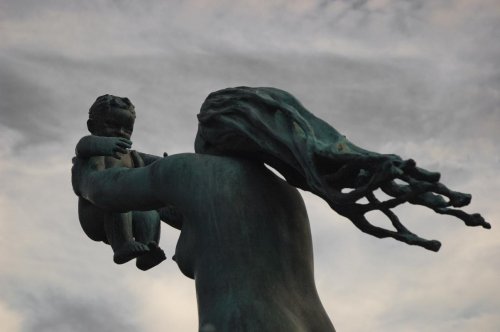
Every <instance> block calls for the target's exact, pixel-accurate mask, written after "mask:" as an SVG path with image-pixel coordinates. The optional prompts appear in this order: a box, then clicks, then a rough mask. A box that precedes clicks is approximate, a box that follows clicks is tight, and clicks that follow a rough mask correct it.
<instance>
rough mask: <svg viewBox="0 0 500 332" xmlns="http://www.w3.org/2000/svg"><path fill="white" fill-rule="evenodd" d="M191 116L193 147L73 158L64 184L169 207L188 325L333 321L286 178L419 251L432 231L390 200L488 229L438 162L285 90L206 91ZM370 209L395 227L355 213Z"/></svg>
mask: <svg viewBox="0 0 500 332" xmlns="http://www.w3.org/2000/svg"><path fill="white" fill-rule="evenodd" d="M199 121H200V127H199V131H198V135H197V138H196V148H195V150H196V153H189V154H178V155H173V156H168V157H165V158H162V159H160V160H157V161H155V162H153V163H151V164H150V165H148V166H146V167H141V168H135V169H127V168H110V169H106V170H101V171H99V170H97V167H96V166H95V165H92V162H91V159H83V158H77V159H75V163H74V166H73V185H74V189H75V192H78V193H79V194H80V195H81V197H83V198H85V199H86V200H88V201H89V202H91V203H93V204H95V205H96V206H98V207H100V208H102V209H104V210H107V211H112V212H121V213H122V212H127V211H136V210H143V211H148V210H154V209H158V208H161V207H163V206H165V205H169V206H173V207H175V209H176V211H177V214H178V215H179V216H180V222H179V221H176V222H175V224H174V226H176V227H179V228H181V234H180V237H179V241H178V243H177V248H176V253H175V257H176V262H177V264H178V265H179V268H180V270H181V271H182V272H183V273H184V274H185V275H186V276H188V277H190V278H194V279H195V282H196V292H197V300H198V314H199V326H200V331H218V332H221V331H231V332H235V331H286V332H299V331H301V332H302V331H320V332H327V331H334V328H333V326H332V323H331V322H330V320H329V318H328V316H327V314H326V312H325V310H324V309H323V306H322V304H321V302H320V300H319V297H318V294H317V291H316V287H315V283H314V274H313V255H312V244H311V234H310V229H309V221H308V218H307V213H306V209H305V206H304V203H303V201H302V199H301V197H300V195H299V193H298V191H297V189H295V187H300V188H303V189H305V190H309V191H311V192H313V193H315V194H316V195H318V196H320V197H322V198H323V199H325V200H326V201H327V202H328V203H329V204H330V206H331V207H332V209H334V210H335V211H336V212H338V213H340V214H342V215H344V216H346V217H348V218H349V219H350V220H351V221H352V222H353V223H354V224H355V225H356V226H357V227H358V228H360V229H361V230H362V231H364V232H367V233H369V234H372V235H374V236H377V237H392V238H395V239H396V240H399V241H403V242H405V243H408V244H412V245H419V246H422V247H424V248H427V249H430V250H438V249H439V246H440V244H439V242H437V241H429V240H425V239H422V238H420V237H418V236H417V235H415V234H413V233H411V232H410V231H409V230H408V229H406V228H405V227H404V226H403V225H402V224H401V222H400V221H399V219H398V218H397V216H396V215H395V214H394V213H393V212H392V211H391V208H393V207H395V206H397V205H399V204H402V203H405V202H409V203H412V204H419V205H423V206H426V207H429V208H431V209H433V210H434V211H436V212H438V213H444V214H451V215H454V216H457V217H459V218H461V219H462V220H464V222H465V223H466V224H467V225H470V226H483V227H485V228H489V224H488V223H486V222H485V221H484V219H483V218H482V217H481V216H480V215H478V214H474V215H468V214H466V213H465V212H463V211H461V210H458V209H453V208H450V207H460V206H464V205H467V204H468V203H469V201H470V195H466V194H461V193H458V192H454V191H451V190H449V189H448V188H446V187H445V186H444V185H442V184H441V183H439V182H438V181H439V173H433V172H429V171H426V170H423V169H420V168H418V167H416V166H415V162H414V161H413V160H406V161H404V160H402V159H401V158H399V157H398V156H395V155H381V154H377V153H374V152H370V151H366V150H364V149H361V148H359V147H357V146H355V145H354V144H352V143H350V142H349V141H348V140H347V139H346V138H345V136H342V135H340V134H339V133H338V132H337V131H336V130H335V129H334V128H332V127H331V126H329V125H328V124H326V123H325V122H323V121H321V120H320V119H318V118H316V117H314V116H313V115H312V114H311V113H309V112H308V111H307V110H306V109H305V108H304V107H303V106H302V105H301V104H300V103H299V102H298V101H297V100H296V99H295V98H293V97H292V96H291V95H290V94H288V93H286V92H285V91H282V90H278V89H273V88H245V87H240V88H233V89H225V90H221V91H218V92H215V93H213V94H211V95H210V96H209V97H208V98H207V100H206V101H205V103H204V104H203V106H202V109H201V112H200V115H199ZM264 163H267V164H269V165H271V166H273V167H274V168H275V169H277V170H278V171H279V172H281V173H282V174H283V176H284V177H285V178H286V180H287V182H285V181H283V180H281V179H279V178H278V177H277V176H275V175H274V174H273V173H272V172H270V171H269V170H268V169H267V168H266V167H265V166H264ZM396 179H399V180H401V181H404V182H405V184H399V183H396V182H395V180H396ZM379 188H380V189H382V190H383V191H384V192H386V193H387V194H388V195H390V196H391V197H392V198H391V199H389V200H387V201H384V202H380V201H379V200H378V199H377V198H376V197H375V195H374V194H373V191H374V190H376V189H379ZM363 197H365V198H367V199H368V203H360V202H359V200H360V199H361V198H363ZM375 209H378V210H380V211H382V212H383V213H384V214H385V215H386V216H387V217H388V219H389V220H390V221H391V223H392V225H393V226H394V228H395V230H388V229H384V228H381V227H377V226H373V225H371V224H370V223H369V222H368V221H367V220H366V218H365V216H364V214H366V213H367V212H369V211H372V210H375Z"/></svg>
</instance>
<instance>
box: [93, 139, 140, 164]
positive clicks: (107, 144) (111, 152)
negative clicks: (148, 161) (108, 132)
mask: <svg viewBox="0 0 500 332" xmlns="http://www.w3.org/2000/svg"><path fill="white" fill-rule="evenodd" d="M97 145H98V146H97V147H96V149H97V150H98V151H100V155H102V156H110V157H114V158H116V159H121V156H122V154H125V153H127V149H130V148H131V147H132V141H131V140H128V139H126V138H123V137H100V139H99V141H98V143H97Z"/></svg>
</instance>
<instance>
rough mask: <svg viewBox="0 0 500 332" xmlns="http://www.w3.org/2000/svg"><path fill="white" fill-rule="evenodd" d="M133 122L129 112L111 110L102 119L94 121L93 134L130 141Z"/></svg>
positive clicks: (120, 109) (116, 109)
mask: <svg viewBox="0 0 500 332" xmlns="http://www.w3.org/2000/svg"><path fill="white" fill-rule="evenodd" d="M134 122H135V117H134V115H133V114H132V113H131V112H130V111H129V110H125V109H122V108H112V109H110V110H109V112H107V113H106V114H105V115H104V116H103V117H101V118H100V119H96V126H95V132H94V134H95V135H97V136H107V137H123V138H126V139H130V136H132V131H133V130H134Z"/></svg>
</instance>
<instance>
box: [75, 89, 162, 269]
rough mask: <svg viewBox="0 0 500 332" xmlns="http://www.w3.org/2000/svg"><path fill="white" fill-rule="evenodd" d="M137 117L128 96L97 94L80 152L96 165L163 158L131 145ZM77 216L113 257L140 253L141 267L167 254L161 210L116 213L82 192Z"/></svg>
mask: <svg viewBox="0 0 500 332" xmlns="http://www.w3.org/2000/svg"><path fill="white" fill-rule="evenodd" d="M135 117H136V115H135V107H134V105H133V104H132V103H131V102H130V100H128V98H120V97H116V96H111V95H104V96H100V97H99V98H97V100H96V101H95V102H94V104H93V105H92V106H91V108H90V110H89V120H88V121H87V128H88V129H89V131H90V133H91V134H92V135H90V136H85V137H83V138H82V139H81V140H80V141H79V142H78V144H77V146H76V155H77V157H79V158H88V159H89V162H91V163H92V164H93V165H94V166H95V167H96V170H104V169H109V168H114V167H126V168H136V167H143V166H145V165H146V163H145V162H147V163H151V162H153V161H155V160H156V159H159V158H160V157H155V156H151V155H145V154H143V153H139V152H137V151H134V150H128V149H129V148H130V147H131V146H132V142H131V141H130V137H131V136H132V132H133V130H134V122H135ZM78 216H79V219H80V223H81V225H82V228H83V230H84V231H85V233H86V234H87V235H88V236H89V237H90V238H91V239H93V240H95V241H103V242H104V243H108V244H109V245H110V246H111V247H112V249H113V251H114V255H113V260H114V262H115V263H117V264H123V263H126V262H128V261H130V260H131V259H134V258H137V260H136V265H137V267H138V268H139V269H141V270H148V269H150V268H152V267H154V266H156V265H158V264H159V263H161V262H162V261H163V260H165V253H164V252H163V250H162V249H161V248H160V247H159V246H158V243H159V241H160V213H159V211H156V210H151V211H126V212H123V213H115V212H112V211H106V210H104V209H101V208H99V207H97V206H95V205H93V204H92V203H90V202H89V201H87V200H86V199H84V198H82V197H80V198H79V200H78Z"/></svg>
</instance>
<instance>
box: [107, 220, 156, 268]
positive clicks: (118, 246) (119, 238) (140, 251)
mask: <svg viewBox="0 0 500 332" xmlns="http://www.w3.org/2000/svg"><path fill="white" fill-rule="evenodd" d="M104 227H105V230H106V235H107V237H108V242H109V243H110V245H111V247H112V248H113V251H114V256H113V260H114V262H115V263H116V264H123V263H126V262H128V261H130V260H131V259H134V258H136V257H139V256H141V255H144V254H145V253H147V252H148V251H149V247H148V246H147V245H146V244H144V243H141V242H138V241H135V240H134V236H133V229H132V212H126V213H110V214H109V217H108V218H106V220H105V223H104Z"/></svg>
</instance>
